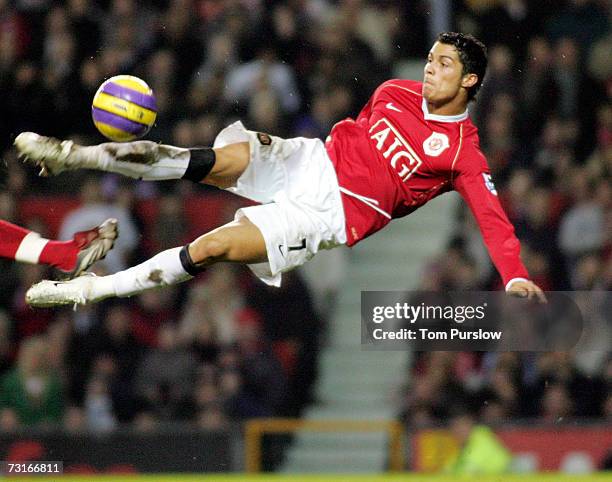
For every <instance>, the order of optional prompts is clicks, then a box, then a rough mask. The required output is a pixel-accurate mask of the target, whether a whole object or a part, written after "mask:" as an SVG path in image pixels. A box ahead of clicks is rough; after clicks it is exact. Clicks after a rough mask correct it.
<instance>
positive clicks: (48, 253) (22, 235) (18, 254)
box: [0, 219, 118, 278]
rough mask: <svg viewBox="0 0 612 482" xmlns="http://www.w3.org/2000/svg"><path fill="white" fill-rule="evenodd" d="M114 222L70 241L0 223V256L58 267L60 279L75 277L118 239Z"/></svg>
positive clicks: (4, 222) (6, 222) (115, 221)
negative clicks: (56, 239) (51, 238)
mask: <svg viewBox="0 0 612 482" xmlns="http://www.w3.org/2000/svg"><path fill="white" fill-rule="evenodd" d="M117 234H118V230H117V220H116V219H107V220H106V221H104V222H103V223H102V224H100V225H99V226H96V227H95V228H92V229H88V230H87V231H79V232H78V233H76V234H75V235H74V236H73V238H72V239H71V240H69V241H55V240H50V239H45V238H43V237H41V236H40V234H38V233H35V232H34V231H30V230H29V229H26V228H22V227H21V226H17V225H15V224H12V223H9V222H8V221H3V220H0V257H2V258H8V259H14V260H15V261H21V262H24V263H31V264H47V265H50V266H53V267H54V268H57V269H58V270H59V271H60V273H61V274H62V276H63V277H65V278H74V277H75V276H79V275H80V274H81V273H83V271H85V270H86V269H87V268H89V267H90V266H91V265H92V264H94V263H95V262H96V261H98V260H100V259H102V258H104V257H105V256H106V253H108V252H109V251H110V250H111V248H112V247H113V244H114V243H115V239H117Z"/></svg>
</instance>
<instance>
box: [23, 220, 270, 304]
mask: <svg viewBox="0 0 612 482" xmlns="http://www.w3.org/2000/svg"><path fill="white" fill-rule="evenodd" d="M266 259H267V254H266V245H265V241H264V238H263V236H262V234H261V232H260V230H259V229H258V228H257V227H256V226H255V225H254V224H253V223H251V222H250V221H249V220H248V218H246V217H243V218H241V219H240V220H238V221H233V222H231V223H229V224H226V225H225V226H221V227H220V228H217V229H215V230H214V231H211V232H209V233H207V234H205V235H203V236H200V237H199V238H198V239H196V240H195V241H193V242H192V243H190V244H189V245H188V246H185V247H182V248H181V247H178V248H172V249H168V250H166V251H162V252H161V253H159V254H157V255H155V256H153V257H152V258H151V259H149V260H147V261H145V262H144V263H141V264H139V265H137V266H134V267H132V268H129V269H127V270H124V271H119V272H118V273H115V274H112V275H109V276H101V277H96V276H81V277H79V278H75V279H73V280H71V281H66V282H57V281H42V282H40V283H38V284H36V285H34V286H32V287H31V288H30V289H29V290H28V292H27V294H26V301H27V302H28V304H30V305H31V306H36V307H48V306H60V305H74V304H77V305H85V304H88V303H95V302H98V301H101V300H103V299H105V298H110V297H116V296H117V297H127V296H132V295H135V294H138V293H141V292H143V291H145V290H149V289H152V288H159V287H162V286H167V285H172V284H177V283H181V282H183V281H187V280H189V279H191V278H192V277H193V276H195V275H196V274H197V273H198V272H199V271H200V270H202V269H203V268H205V267H206V266H209V265H211V264H213V263H217V262H220V261H228V262H235V263H248V264H250V263H259V262H263V261H265V260H266Z"/></svg>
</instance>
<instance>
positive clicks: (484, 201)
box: [453, 165, 546, 301]
mask: <svg viewBox="0 0 612 482" xmlns="http://www.w3.org/2000/svg"><path fill="white" fill-rule="evenodd" d="M485 166H486V165H485ZM453 184H454V187H455V189H456V190H457V191H458V192H459V194H461V196H462V197H463V199H464V200H465V201H466V202H467V204H468V206H469V208H470V210H471V211H472V213H473V214H474V217H475V218H476V221H477V222H478V226H479V228H480V232H481V234H482V237H483V240H484V242H485V245H486V247H487V250H488V251H489V255H490V256H491V259H492V261H493V264H494V265H495V267H496V268H497V271H498V272H499V274H500V275H501V277H502V279H503V282H504V285H505V287H506V291H507V292H508V293H509V294H511V295H515V296H521V297H527V298H530V299H531V298H537V299H539V300H540V301H546V297H545V296H544V293H543V292H542V290H541V289H540V288H539V287H538V286H537V285H536V284H535V283H533V282H532V281H530V280H529V274H528V273H527V269H526V268H525V266H524V265H523V263H522V261H521V259H520V250H521V246H520V243H519V240H518V239H517V237H516V236H515V234H514V227H513V226H512V224H511V223H510V221H509V220H508V217H507V216H506V213H505V212H504V210H503V208H502V206H501V204H500V202H499V199H498V197H497V192H496V191H495V187H494V185H493V183H492V181H491V178H490V176H489V171H488V169H487V168H486V167H484V166H483V167H481V168H477V166H476V165H475V166H472V169H467V170H461V169H459V170H458V171H455V173H454V178H453Z"/></svg>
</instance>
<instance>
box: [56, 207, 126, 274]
mask: <svg viewBox="0 0 612 482" xmlns="http://www.w3.org/2000/svg"><path fill="white" fill-rule="evenodd" d="M118 236H119V228H118V225H117V220H116V219H113V218H110V219H107V220H106V221H104V222H103V223H102V224H100V225H99V226H96V227H95V228H92V229H88V230H87V231H79V232H78V233H76V234H75V235H74V242H75V243H76V245H77V246H78V247H79V253H78V254H77V259H76V264H75V266H74V268H73V269H72V270H71V271H62V270H60V272H61V273H62V274H63V275H64V276H65V277H66V278H74V277H76V276H79V275H80V274H81V273H83V271H85V270H86V269H87V268H89V267H90V266H91V265H92V264H94V263H95V262H96V261H99V260H101V259H103V258H104V257H105V256H106V254H107V253H108V252H109V251H110V250H111V249H112V248H113V245H114V244H115V240H116V239H117V237H118Z"/></svg>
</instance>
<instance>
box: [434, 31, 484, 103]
mask: <svg viewBox="0 0 612 482" xmlns="http://www.w3.org/2000/svg"><path fill="white" fill-rule="evenodd" d="M437 41H438V42H440V43H443V44H447V45H452V46H453V47H455V48H456V49H457V52H458V54H459V60H461V63H462V64H463V75H466V74H476V76H478V82H476V84H474V86H472V87H470V88H469V89H468V100H472V99H474V98H475V97H476V94H477V93H478V90H479V89H480V86H481V85H482V81H483V79H484V76H485V72H486V71H487V48H486V47H485V45H484V44H483V43H482V42H481V41H480V40H478V39H477V38H475V37H473V36H472V35H469V34H464V33H457V32H443V33H441V34H440V35H438V38H437Z"/></svg>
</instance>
